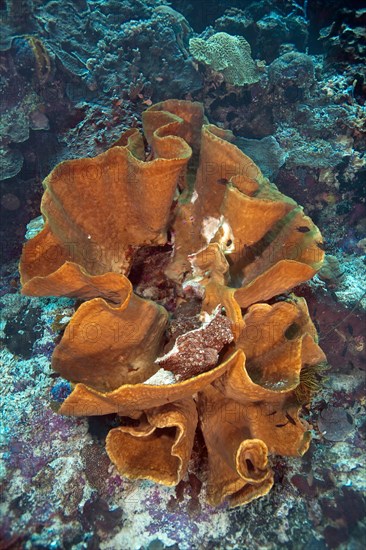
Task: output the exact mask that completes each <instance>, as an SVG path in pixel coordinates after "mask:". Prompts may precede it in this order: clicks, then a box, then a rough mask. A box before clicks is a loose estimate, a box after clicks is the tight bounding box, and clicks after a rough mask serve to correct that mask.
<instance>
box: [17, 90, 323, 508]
mask: <svg viewBox="0 0 366 550" xmlns="http://www.w3.org/2000/svg"><path fill="white" fill-rule="evenodd" d="M143 127H144V136H145V138H146V142H147V144H148V147H146V150H145V141H144V139H143V136H142V134H140V132H138V131H137V130H136V129H132V130H129V131H127V132H125V134H123V135H122V137H121V138H120V139H119V140H118V141H117V142H116V143H114V144H113V146H112V147H111V148H110V149H108V150H107V151H106V152H104V153H102V154H101V155H98V156H97V157H94V158H86V159H78V160H70V161H66V162H63V163H61V164H60V165H58V166H57V167H56V168H55V169H54V170H53V171H52V172H51V174H50V175H49V176H48V177H47V178H46V180H45V181H44V188H45V193H44V196H43V200H42V213H43V216H44V219H45V227H44V229H43V230H42V231H41V232H40V233H39V234H38V235H36V236H35V237H34V238H32V239H31V240H29V241H28V242H27V243H26V244H25V246H24V249H23V254H22V258H21V262H20V272H21V281H22V285H23V288H22V292H23V293H24V294H28V295H31V296H50V295H51V296H70V297H72V298H78V299H79V300H82V302H83V303H81V304H80V303H79V304H78V307H77V309H76V311H75V313H74V315H73V317H72V319H71V320H70V322H69V324H68V325H67V327H66V328H65V331H64V333H63V335H62V338H61V340H60V341H59V343H58V344H57V346H56V348H55V350H54V353H53V356H52V366H53V368H54V370H55V371H56V372H58V373H59V374H60V375H61V376H63V377H64V378H66V379H68V380H69V381H70V382H72V383H73V389H72V392H71V394H70V395H69V396H68V397H67V398H66V399H65V401H63V403H62V404H61V405H60V408H59V410H58V412H59V413H60V414H65V415H73V416H96V415H101V416H102V415H107V414H116V415H118V416H117V418H118V425H117V426H115V427H114V428H113V429H112V430H110V432H109V433H108V436H107V438H106V451H107V453H108V455H109V457H110V459H111V460H112V461H113V462H114V464H115V465H116V466H117V468H118V470H119V472H120V473H121V475H123V476H124V477H128V478H131V479H140V478H143V479H148V480H150V481H155V482H157V483H161V484H163V485H176V484H177V483H179V482H180V481H181V480H182V479H183V477H184V476H185V475H186V474H187V471H189V469H190V468H195V467H194V465H193V463H194V462H196V461H191V460H190V458H191V456H192V452H193V446H194V441H195V434H196V430H197V429H198V430H199V432H198V434H197V438H196V443H197V449H200V450H201V451H202V452H203V453H207V461H206V468H205V470H204V471H202V469H201V467H197V468H195V471H196V474H197V475H198V476H199V477H201V478H202V481H203V487H204V490H205V492H206V497H207V501H208V502H209V503H210V504H211V505H213V506H216V505H220V504H221V503H222V502H224V501H226V502H227V503H228V504H229V505H230V506H239V505H242V504H246V503H248V502H250V501H251V500H253V499H255V498H258V497H261V496H263V495H265V494H266V493H268V491H269V490H270V489H271V487H272V485H273V482H274V475H273V471H272V469H271V462H270V457H271V455H285V456H301V455H302V454H303V453H304V452H305V451H306V450H307V449H308V447H309V443H310V430H309V428H310V426H309V425H308V424H307V423H306V422H304V421H303V420H302V419H301V417H300V410H301V405H302V404H303V403H308V402H309V401H310V398H311V391H310V389H311V387H310V386H309V384H307V383H306V377H307V376H308V375H309V372H314V371H316V369H317V368H318V365H319V364H321V363H323V362H324V360H325V357H324V354H323V352H322V350H321V349H320V347H319V346H318V341H317V333H316V330H315V327H314V325H313V323H312V322H311V319H310V317H309V312H308V309H307V306H306V302H305V300H303V299H302V298H297V297H296V296H294V295H293V294H289V291H290V290H291V289H292V288H293V287H294V286H296V285H297V284H299V283H300V282H303V281H306V280H308V279H310V278H311V277H312V276H313V275H315V273H316V272H317V271H318V270H319V269H320V267H321V266H322V262H323V257H324V251H323V248H324V247H323V242H322V237H321V234H320V232H319V229H318V228H317V227H316V226H315V225H314V224H313V222H312V221H311V220H310V219H309V218H308V217H307V216H305V214H304V212H303V211H302V208H301V207H299V206H298V205H297V203H296V202H295V201H293V200H292V199H290V198H288V197H286V196H285V195H283V194H282V193H281V192H280V191H279V190H278V189H277V188H276V186H274V185H273V184H271V183H270V182H269V181H268V180H267V179H266V178H264V177H263V175H262V173H261V171H260V169H259V168H258V167H257V166H256V165H255V163H254V162H253V161H252V160H251V159H250V158H249V157H247V156H246V155H244V153H242V152H241V151H240V149H238V148H237V147H236V146H235V145H234V144H233V143H232V141H233V139H234V136H233V135H232V134H231V132H229V131H227V130H223V129H222V128H218V127H216V126H214V125H212V124H208V123H207V121H206V118H205V117H204V113H203V108H202V105H200V104H199V103H194V102H189V101H179V100H168V101H164V102H162V103H160V104H157V105H154V106H152V107H151V108H149V109H147V110H146V111H145V112H144V113H143ZM279 294H281V297H277V298H276V296H278V295H279ZM268 300H270V302H269V303H266V302H267V301H268ZM201 435H202V436H203V440H202V437H201ZM203 441H204V443H203ZM204 446H205V447H204ZM204 456H205V455H204Z"/></svg>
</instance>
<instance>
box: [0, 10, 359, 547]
mask: <svg viewBox="0 0 366 550" xmlns="http://www.w3.org/2000/svg"><path fill="white" fill-rule="evenodd" d="M0 13H1V23H2V30H1V40H0V92H1V105H0V112H1V122H0V124H1V132H0V152H1V227H0V232H1V235H0V237H1V250H2V267H1V275H2V282H1V287H0V305H1V308H2V310H1V320H0V332H1V337H2V345H1V352H0V353H1V381H0V388H1V391H0V400H1V426H0V444H1V461H0V477H1V486H0V487H1V504H0V516H1V527H0V541H1V542H0V548H1V549H3V550H5V549H17V548H27V549H28V548H40V549H43V548H45V549H46V548H47V549H48V548H52V549H64V548H65V549H68V548H70V549H71V548H77V549H84V548H85V549H91V550H93V549H97V548H104V549H115V548H117V549H130V548H131V549H134V550H135V549H136V550H138V549H150V550H160V549H164V548H170V549H172V550H173V549H181V550H185V549H191V548H194V549H195V548H197V549H201V548H202V549H206V548H207V549H208V548H210V549H211V548H217V549H221V548H225V549H226V548H233V549H237V548H245V549H251V550H252V549H254V550H255V549H269V550H272V549H276V548H288V549H307V550H323V549H333V548H334V549H336V548H339V549H352V550H358V549H361V548H364V544H365V542H366V525H365V509H366V508H365V487H366V479H365V454H366V453H365V438H366V417H365V408H366V396H365V369H366V358H365V338H366V337H365V309H366V286H365V263H366V262H365V251H366V205H365V197H366V189H365V187H366V157H365V145H366V117H365V114H366V113H365V111H366V109H365V100H366V74H365V57H366V55H365V54H366V31H365V27H366V5H365V3H364V2H361V1H356V0H354V1H348V2H347V1H346V2H344V1H343V2H342V1H340V0H298V1H297V2H296V1H295V0H272V1H270V0H260V1H255V2H251V1H245V0H232V1H230V2H229V1H223V0H215V1H214V0H202V1H201V0H192V1H191V2H189V1H187V0H176V1H171V2H169V3H167V2H164V1H160V0H156V1H154V0H145V1H143V0H65V1H57V0H50V1H46V0H0ZM218 33H225V34H223V35H221V38H220V40H222V41H223V42H224V44H221V46H220V47H219V46H218V43H217V38H216V39H215V37H217V34H218ZM212 37H213V38H212ZM232 37H244V38H245V40H246V41H247V43H248V44H249V45H250V48H249V50H248V48H246V47H245V48H244V49H238V48H235V47H234V46H233V44H234V42H233V38H232ZM215 40H216V42H215ZM225 41H226V42H225ZM242 43H243V42H241V44H242ZM220 48H221V49H220ZM170 98H174V99H187V100H194V101H199V102H202V103H203V105H204V108H205V114H206V116H207V117H208V119H209V121H210V122H211V123H213V124H216V125H218V126H219V127H222V128H225V129H230V130H232V131H233V133H234V134H235V136H236V138H237V139H236V140H235V144H236V145H237V146H238V147H239V148H240V149H242V151H244V152H245V153H246V154H247V155H248V156H249V157H251V158H252V159H253V160H254V161H255V162H256V164H257V165H258V166H259V167H260V169H261V170H262V172H263V174H264V175H265V176H266V177H268V178H269V180H270V181H271V182H273V183H275V184H276V185H277V187H278V189H279V190H280V191H281V192H283V193H285V194H286V195H288V196H289V197H291V198H293V199H294V200H296V201H297V202H298V203H299V204H300V205H302V206H303V207H304V211H305V213H306V214H307V215H309V216H310V217H311V218H312V220H313V221H314V222H315V223H316V224H317V226H318V227H319V229H320V231H321V233H322V235H323V238H324V243H325V252H326V256H325V262H324V265H323V267H322V269H321V270H320V272H319V273H318V274H317V275H316V276H315V277H314V278H313V280H311V281H310V282H307V283H304V284H302V285H300V286H299V287H297V288H296V289H295V292H296V294H297V295H298V296H303V297H305V298H306V300H307V303H308V307H309V311H310V315H311V318H312V320H313V322H314V324H315V326H316V328H317V330H318V333H319V344H320V345H321V347H322V349H323V351H324V352H325V354H326V356H327V361H328V368H327V370H326V372H324V373H321V376H319V380H318V387H317V388H316V389H317V391H316V392H315V393H314V396H313V400H312V405H311V409H308V408H306V407H305V408H304V410H303V411H302V416H303V418H305V419H306V420H307V421H308V422H309V423H310V424H311V425H312V437H313V439H312V443H311V446H310V449H309V451H308V452H307V453H306V454H305V455H304V456H303V457H301V458H286V457H280V456H273V457H271V465H272V468H273V471H274V477H275V484H274V487H273V489H272V491H271V492H270V493H269V494H267V495H266V496H264V497H262V498H260V499H258V500H254V501H253V502H251V503H249V504H247V505H245V506H242V507H239V508H234V509H229V508H228V507H227V505H226V504H222V505H220V506H219V507H217V508H213V507H210V506H208V505H207V504H205V501H204V498H203V497H202V481H201V480H200V479H199V477H197V476H196V475H195V474H194V473H189V474H188V475H187V476H186V477H185V478H184V479H183V480H182V481H181V482H180V483H179V484H178V485H177V486H176V487H163V486H158V485H155V484H153V483H150V482H149V481H129V480H127V479H125V478H122V477H121V476H120V475H119V474H118V471H117V469H116V468H115V466H114V465H113V464H112V463H111V461H110V459H109V458H108V456H107V454H106V452H105V448H104V441H105V436H106V434H107V432H108V431H109V429H110V428H111V427H113V426H114V425H115V417H114V416H113V415H109V416H106V417H97V416H95V417H89V418H85V417H81V418H73V417H65V416H60V415H58V414H57V413H56V412H55V411H56V409H57V407H58V406H59V404H60V403H61V402H62V401H63V400H64V398H65V397H66V396H67V395H68V394H69V392H70V384H69V383H68V382H66V381H65V380H64V379H63V378H61V377H60V376H59V375H58V374H57V373H56V372H54V371H53V370H52V369H51V362H50V359H51V355H52V353H53V350H54V348H55V345H56V344H57V343H58V342H59V340H60V336H61V333H62V331H63V330H64V329H65V326H66V323H67V322H68V321H69V320H70V318H71V316H72V314H73V311H74V305H75V301H74V300H71V299H67V298H32V297H27V296H24V295H21V293H20V282H19V274H18V262H19V257H20V254H21V250H22V245H23V242H24V241H25V238H30V237H32V236H34V235H35V234H36V233H37V232H38V231H39V229H40V228H41V225H40V220H39V215H40V212H39V206H40V200H41V197H42V194H43V187H42V180H43V179H44V178H45V177H46V176H47V175H48V174H49V172H50V171H51V169H52V168H53V167H54V166H55V165H56V164H57V163H59V162H61V161H63V160H67V159H74V158H80V157H92V156H95V155H97V154H99V153H102V152H103V151H105V150H106V149H107V148H108V147H109V146H110V145H111V144H112V143H113V142H114V141H116V140H117V139H118V138H119V136H120V134H121V133H122V132H123V131H125V130H127V129H129V128H138V129H140V128H141V127H142V123H141V113H142V112H143V111H144V110H146V108H148V107H149V106H150V105H152V104H154V103H157V102H160V101H163V100H165V99H170ZM26 234H27V236H26Z"/></svg>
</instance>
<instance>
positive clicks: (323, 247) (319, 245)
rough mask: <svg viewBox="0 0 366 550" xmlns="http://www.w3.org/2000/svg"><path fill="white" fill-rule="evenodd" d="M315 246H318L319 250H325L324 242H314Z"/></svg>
mask: <svg viewBox="0 0 366 550" xmlns="http://www.w3.org/2000/svg"><path fill="white" fill-rule="evenodd" d="M316 246H317V247H318V248H320V250H325V245H324V243H316Z"/></svg>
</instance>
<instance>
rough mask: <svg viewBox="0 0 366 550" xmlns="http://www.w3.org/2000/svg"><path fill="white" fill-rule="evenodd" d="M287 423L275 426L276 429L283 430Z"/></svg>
mask: <svg viewBox="0 0 366 550" xmlns="http://www.w3.org/2000/svg"><path fill="white" fill-rule="evenodd" d="M287 424H288V422H285V424H276V428H283V427H284V426H287Z"/></svg>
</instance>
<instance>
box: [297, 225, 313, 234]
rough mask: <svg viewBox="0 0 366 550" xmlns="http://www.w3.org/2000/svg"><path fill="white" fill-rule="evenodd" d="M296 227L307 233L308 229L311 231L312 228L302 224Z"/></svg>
mask: <svg viewBox="0 0 366 550" xmlns="http://www.w3.org/2000/svg"><path fill="white" fill-rule="evenodd" d="M296 229H297V230H298V231H299V232H300V233H307V232H308V231H310V228H309V227H307V226H306V225H301V226H300V227H296Z"/></svg>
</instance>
